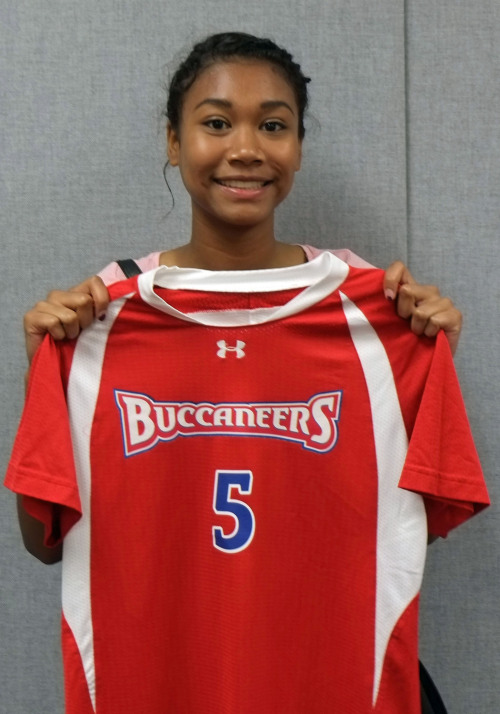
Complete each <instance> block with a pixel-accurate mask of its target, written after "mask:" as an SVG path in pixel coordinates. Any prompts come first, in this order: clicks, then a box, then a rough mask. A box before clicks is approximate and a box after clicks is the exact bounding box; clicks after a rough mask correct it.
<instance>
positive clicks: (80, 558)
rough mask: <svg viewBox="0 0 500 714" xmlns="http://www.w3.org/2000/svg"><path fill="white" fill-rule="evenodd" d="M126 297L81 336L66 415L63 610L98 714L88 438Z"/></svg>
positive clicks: (76, 350)
mask: <svg viewBox="0 0 500 714" xmlns="http://www.w3.org/2000/svg"><path fill="white" fill-rule="evenodd" d="M128 297H129V295H127V296H125V297H123V298H121V299H119V300H115V301H114V302H112V303H111V304H110V306H109V308H108V310H107V312H106V320H105V321H104V322H99V321H98V320H97V321H95V322H94V323H93V326H92V328H91V329H89V330H84V331H83V332H82V333H81V334H80V337H79V339H78V342H77V343H76V347H75V352H74V354H73V361H72V363H71V370H70V374H69V379H68V411H69V415H70V426H71V436H72V443H73V455H74V460H75V467H76V474H77V481H78V491H79V494H80V503H81V507H82V515H81V518H80V519H79V520H78V521H77V523H75V525H74V526H73V527H72V528H71V529H70V530H69V532H68V533H67V535H66V537H65V538H64V556H63V563H62V610H63V614H64V619H65V620H66V622H67V624H68V627H69V628H70V630H71V631H72V633H73V637H74V638H75V642H76V644H77V647H78V650H79V652H80V656H81V658H82V665H83V669H84V672H85V677H86V680H87V686H88V689H89V695H90V699H91V702H92V707H93V709H94V711H95V709H96V693H95V658H94V632H93V628H92V616H91V593H90V586H91V583H90V494H91V481H92V478H91V465H90V436H91V431H92V423H93V420H94V411H95V406H96V403H97V396H98V394H99V389H100V384H101V367H102V362H103V359H104V353H105V351H106V344H107V340H108V334H109V331H110V329H111V327H112V325H113V322H114V321H115V319H116V317H117V316H118V313H119V312H120V310H121V309H122V307H123V305H124V304H125V302H126V300H127V299H128ZM89 367H90V369H89Z"/></svg>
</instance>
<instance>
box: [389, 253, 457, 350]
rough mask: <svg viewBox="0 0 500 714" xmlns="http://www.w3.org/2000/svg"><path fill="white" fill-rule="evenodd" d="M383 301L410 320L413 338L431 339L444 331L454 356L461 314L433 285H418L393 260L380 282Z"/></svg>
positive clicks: (398, 261) (400, 263)
mask: <svg viewBox="0 0 500 714" xmlns="http://www.w3.org/2000/svg"><path fill="white" fill-rule="evenodd" d="M384 292H385V295H386V297H387V298H389V299H392V300H394V301H395V302H396V311H397V314H398V315H399V316H400V317H403V318H405V319H407V320H410V327H411V329H412V331H413V332H414V333H415V334H416V335H427V337H435V336H436V335H437V333H438V332H439V330H444V333H445V335H446V337H447V338H448V342H449V343H450V349H451V352H452V354H455V352H456V350H457V347H458V341H459V339H460V332H461V330H462V313H461V312H460V310H457V308H456V307H455V305H454V304H453V302H452V301H451V300H450V298H447V297H442V295H441V293H440V292H439V289H438V288H437V287H436V286H435V285H420V284H419V283H417V281H416V280H415V278H414V277H413V275H412V274H411V273H410V271H409V270H408V268H407V267H406V265H405V264H404V263H402V262H401V261H400V260H397V261H396V262H394V263H391V265H390V266H389V267H388V268H387V270H386V271H385V278H384Z"/></svg>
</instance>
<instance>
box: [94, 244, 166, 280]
mask: <svg viewBox="0 0 500 714" xmlns="http://www.w3.org/2000/svg"><path fill="white" fill-rule="evenodd" d="M160 254H161V253H160V251H155V252H154V253H149V255H145V256H144V257H143V258H137V259H135V262H136V263H137V265H138V266H139V267H140V269H141V270H142V271H143V272H146V270H152V269H153V268H157V267H158V265H159V260H160ZM98 275H99V277H100V278H101V280H102V281H103V283H104V284H105V285H112V284H113V283H116V282H118V280H123V279H124V277H125V276H124V274H123V272H122V270H121V268H120V266H119V265H118V263H116V262H115V261H113V262H112V263H109V265H107V266H106V267H105V268H103V269H102V270H101V271H100V272H99V273H98Z"/></svg>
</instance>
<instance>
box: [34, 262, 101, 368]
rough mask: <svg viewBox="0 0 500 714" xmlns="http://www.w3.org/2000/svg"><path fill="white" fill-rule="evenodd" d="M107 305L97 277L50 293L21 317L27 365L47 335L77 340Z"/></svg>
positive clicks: (58, 338)
mask: <svg viewBox="0 0 500 714" xmlns="http://www.w3.org/2000/svg"><path fill="white" fill-rule="evenodd" d="M108 303H109V295H108V291H107V288H106V286H105V285H104V283H103V281H102V280H101V278H99V277H98V276H97V275H94V276H92V277H91V278H87V280H84V281H83V282H82V283H80V284H79V285H75V287H74V288H70V289H69V290H52V291H51V292H50V293H49V294H48V295H47V297H46V298H45V300H42V301H41V302H37V304H36V305H35V306H34V307H32V308H31V310H29V311H28V312H27V313H26V314H25V316H24V336H25V340H26V354H27V356H28V361H29V363H30V364H31V360H32V359H33V357H34V355H35V352H36V351H37V349H38V347H39V345H40V344H41V342H42V340H43V338H44V337H45V335H46V334H47V333H49V334H50V335H52V337H53V338H54V339H55V340H63V339H65V338H69V339H72V338H74V337H77V336H78V335H79V334H80V331H81V330H82V329H84V328H85V327H88V325H90V324H91V322H93V320H94V319H95V318H96V317H100V316H101V315H103V314H104V313H105V311H106V308H107V307H108Z"/></svg>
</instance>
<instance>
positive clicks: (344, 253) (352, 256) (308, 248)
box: [301, 245, 374, 268]
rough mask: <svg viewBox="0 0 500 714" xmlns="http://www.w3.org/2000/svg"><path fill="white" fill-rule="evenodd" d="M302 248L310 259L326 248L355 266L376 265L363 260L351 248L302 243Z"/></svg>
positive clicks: (367, 266) (371, 266)
mask: <svg viewBox="0 0 500 714" xmlns="http://www.w3.org/2000/svg"><path fill="white" fill-rule="evenodd" d="M301 248H302V250H303V251H304V253H305V254H306V256H307V259H308V260H312V259H313V258H316V256H318V255H319V254H320V253H324V252H325V250H326V251H328V252H329V253H333V255H335V256H336V257H337V258H339V259H340V260H343V261H344V263H347V264H348V265H350V266H352V267H353V268H373V267H374V266H373V265H371V263H368V262H367V261H366V260H363V258H361V257H360V256H359V255H356V253H354V252H353V251H352V250H349V248H335V249H334V248H315V247H314V246H312V245H301Z"/></svg>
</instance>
